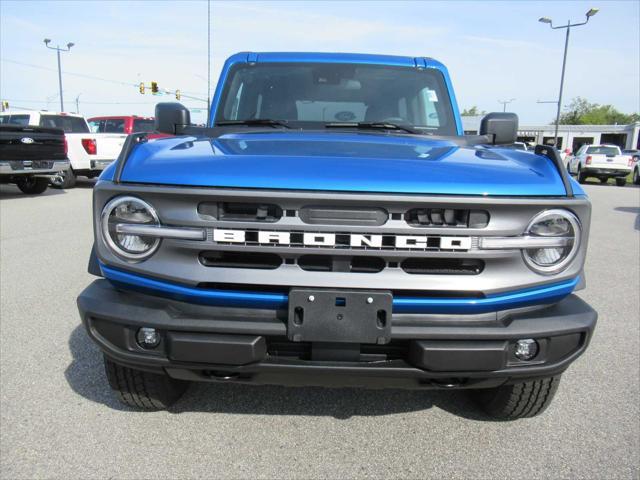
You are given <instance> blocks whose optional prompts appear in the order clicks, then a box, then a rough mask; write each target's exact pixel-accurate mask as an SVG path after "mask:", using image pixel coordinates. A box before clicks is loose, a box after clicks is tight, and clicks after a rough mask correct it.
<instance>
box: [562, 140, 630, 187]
mask: <svg viewBox="0 0 640 480" xmlns="http://www.w3.org/2000/svg"><path fill="white" fill-rule="evenodd" d="M633 167H634V160H633V157H632V156H631V155H628V154H623V153H622V152H621V151H620V147H618V146H617V145H583V146H582V147H580V149H579V150H578V151H577V152H576V154H575V155H572V156H570V157H568V161H567V171H568V172H569V173H570V174H575V175H576V176H577V177H578V182H579V183H584V182H585V181H586V179H587V178H589V177H595V178H597V179H599V180H600V181H601V182H602V183H607V181H608V180H609V179H610V178H614V179H615V181H616V185H618V186H619V187H624V186H625V184H626V183H627V176H628V175H629V173H631V171H632V169H633Z"/></svg>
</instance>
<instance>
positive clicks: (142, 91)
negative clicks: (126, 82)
mask: <svg viewBox="0 0 640 480" xmlns="http://www.w3.org/2000/svg"><path fill="white" fill-rule="evenodd" d="M140 93H141V94H142V95H144V82H140Z"/></svg>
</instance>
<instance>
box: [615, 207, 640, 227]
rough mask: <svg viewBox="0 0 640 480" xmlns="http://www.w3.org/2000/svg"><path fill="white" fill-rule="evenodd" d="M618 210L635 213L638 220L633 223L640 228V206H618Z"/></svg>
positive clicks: (616, 209)
mask: <svg viewBox="0 0 640 480" xmlns="http://www.w3.org/2000/svg"><path fill="white" fill-rule="evenodd" d="M614 210H615V211H616V212H625V213H635V214H636V221H635V222H634V224H633V228H635V229H636V230H640V207H616V208H614Z"/></svg>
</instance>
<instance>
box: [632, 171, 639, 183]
mask: <svg viewBox="0 0 640 480" xmlns="http://www.w3.org/2000/svg"><path fill="white" fill-rule="evenodd" d="M639 170H640V169H639V168H634V169H633V184H634V185H640V173H639Z"/></svg>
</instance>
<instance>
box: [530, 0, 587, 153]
mask: <svg viewBox="0 0 640 480" xmlns="http://www.w3.org/2000/svg"><path fill="white" fill-rule="evenodd" d="M596 13H598V9H597V8H591V9H589V11H588V12H587V13H586V14H585V16H586V20H585V21H584V22H581V23H571V20H567V24H566V25H558V26H556V27H554V26H553V20H551V19H550V18H549V17H541V18H539V19H538V21H539V22H541V23H548V24H549V26H550V27H551V28H552V29H553V30H557V29H561V28H566V29H567V34H566V36H565V39H564V55H563V57H562V74H561V75H560V92H559V94H558V108H557V110H556V128H555V133H554V140H553V141H554V147H556V148H558V127H559V126H560V110H561V108H562V92H563V90H564V72H565V70H566V67H567V50H568V49H569V33H570V32H571V27H579V26H581V25H586V24H587V23H589V19H590V18H591V17H593V16H594V15H595V14H596Z"/></svg>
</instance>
